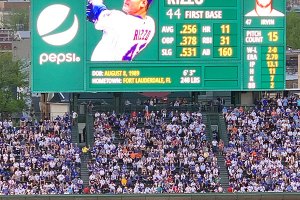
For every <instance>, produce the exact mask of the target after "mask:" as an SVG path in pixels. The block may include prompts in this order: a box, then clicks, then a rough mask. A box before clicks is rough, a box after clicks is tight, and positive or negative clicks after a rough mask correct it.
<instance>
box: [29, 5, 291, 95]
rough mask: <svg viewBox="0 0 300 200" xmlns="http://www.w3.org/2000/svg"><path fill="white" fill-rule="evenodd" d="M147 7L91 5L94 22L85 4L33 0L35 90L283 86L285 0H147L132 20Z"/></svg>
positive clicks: (87, 90)
mask: <svg viewBox="0 0 300 200" xmlns="http://www.w3.org/2000/svg"><path fill="white" fill-rule="evenodd" d="M145 1H147V0H140V1H136V0H135V1H132V0H113V1H112V0H104V1H103V4H101V2H102V1H101V0H92V1H91V2H92V3H93V5H97V6H98V7H97V8H101V9H100V10H101V12H100V15H99V17H97V18H95V21H93V22H90V21H89V20H87V15H86V13H87V11H90V10H89V9H91V7H89V6H87V4H88V0H81V1H74V0H51V1H49V0H32V1H31V4H32V6H31V11H32V70H31V83H32V90H33V91H34V92H141V91H217V90H220V91H224V90H227V91H228V90H231V91H262V90H263V91H266V90H284V89H285V47H286V23H285V21H286V19H285V10H286V9H285V7H286V0H226V1H224V0H153V1H152V3H151V5H150V7H149V9H148V12H147V14H146V16H139V15H138V16H131V18H129V17H128V15H130V14H131V13H129V12H128V11H127V10H126V7H130V6H131V7H132V5H130V4H134V3H135V4H137V2H139V5H138V6H139V7H140V8H141V7H143V5H144V4H145ZM103 5H105V7H104V6H103ZM123 11H124V12H123ZM98 14H99V13H98ZM127 18H128V19H127ZM132 18H134V19H132ZM150 19H153V20H152V21H153V23H152V24H154V25H153V27H154V28H151V29H150V28H149V29H148V28H147V27H146V28H145V27H144V26H143V25H141V26H140V27H135V26H136V21H139V22H137V23H140V21H142V22H143V23H144V24H147V23H150V22H151V20H150ZM130 30H133V32H134V34H133V35H132V36H131V35H129V34H130ZM107 38H108V39H109V40H108V41H104V40H105V39H107ZM128 38H129V39H128ZM135 42H136V43H135ZM143 42H144V43H143ZM131 44H132V45H131ZM101 45H104V46H105V45H106V47H107V48H103V46H102V47H100V46H101ZM118 45H119V46H118ZM128 45H129V46H128ZM128 47H129V48H128ZM123 50H125V51H124V53H122V51H123ZM123 54H124V55H123ZM97 56H100V57H101V58H100V57H98V58H95V57H97ZM106 58H107V59H106ZM127 58H130V59H127Z"/></svg>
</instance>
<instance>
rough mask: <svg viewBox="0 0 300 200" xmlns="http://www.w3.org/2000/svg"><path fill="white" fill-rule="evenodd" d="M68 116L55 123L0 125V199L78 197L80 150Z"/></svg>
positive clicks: (80, 185) (27, 122)
mask: <svg viewBox="0 0 300 200" xmlns="http://www.w3.org/2000/svg"><path fill="white" fill-rule="evenodd" d="M71 123H72V119H71V117H70V115H69V114H67V113H66V114H65V115H64V116H57V117H56V118H55V119H54V120H47V119H45V120H41V121H31V120H29V121H28V120H25V119H21V120H20V127H14V126H13V123H12V121H11V120H3V121H0V195H36V194H80V193H82V190H83V182H82V180H81V179H80V178H79V175H80V174H79V173H80V167H81V160H80V153H81V150H80V148H79V147H77V145H73V144H72V143H71V128H72V127H71Z"/></svg>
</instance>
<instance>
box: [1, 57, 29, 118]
mask: <svg viewBox="0 0 300 200" xmlns="http://www.w3.org/2000/svg"><path fill="white" fill-rule="evenodd" d="M21 67H22V63H21V61H13V59H12V54H11V53H0V113H1V117H2V118H6V117H8V116H10V115H11V114H13V113H18V112H22V111H23V109H24V108H25V107H26V104H25V101H24V98H23V95H22V94H19V95H18V94H17V87H24V86H26V85H27V81H26V74H24V73H23V72H22V71H21Z"/></svg>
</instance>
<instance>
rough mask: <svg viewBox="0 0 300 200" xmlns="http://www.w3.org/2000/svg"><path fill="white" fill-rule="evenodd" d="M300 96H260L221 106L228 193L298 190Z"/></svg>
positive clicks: (299, 181) (299, 187)
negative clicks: (250, 104) (249, 105)
mask: <svg viewBox="0 0 300 200" xmlns="http://www.w3.org/2000/svg"><path fill="white" fill-rule="evenodd" d="M299 108H300V99H299V98H297V97H296V96H289V97H280V96H278V97H277V98H262V100H261V101H259V102H257V106H256V107H255V108H253V109H250V110H245V109H244V108H243V107H240V108H234V109H232V108H229V109H224V110H223V114H224V117H225V119H226V122H227V130H228V135H229V145H228V147H225V149H224V155H225V160H226V161H225V162H226V165H227V167H228V171H229V180H230V187H229V189H228V190H229V191H230V192H300V168H299V164H300V163H299V160H300V122H299V116H300V109H299Z"/></svg>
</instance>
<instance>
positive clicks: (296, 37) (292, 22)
mask: <svg viewBox="0 0 300 200" xmlns="http://www.w3.org/2000/svg"><path fill="white" fill-rule="evenodd" d="M299 22H300V14H299V13H296V12H289V13H288V14H287V19H286V24H287V28H286V29H287V31H286V34H287V39H286V43H287V45H288V46H290V47H292V48H293V49H300V23H299Z"/></svg>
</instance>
